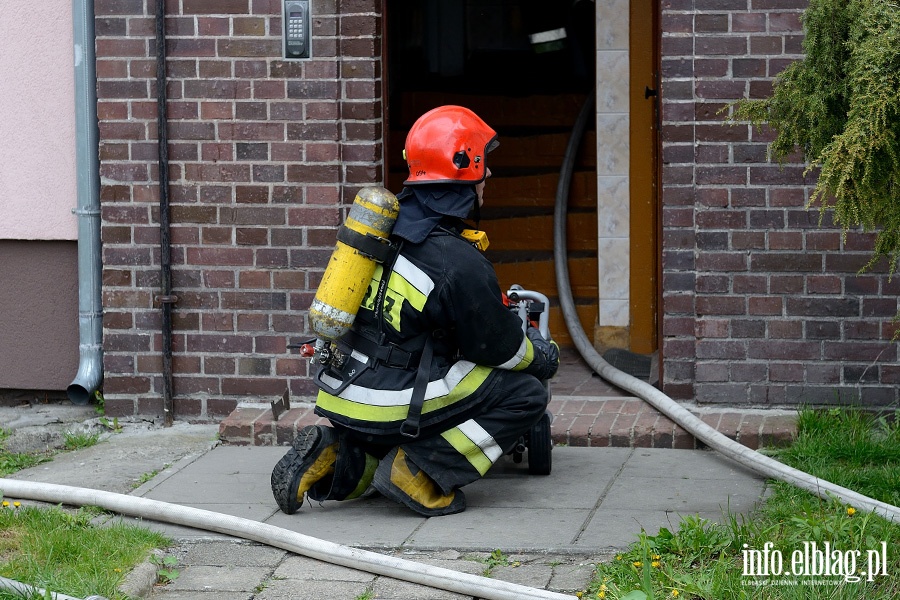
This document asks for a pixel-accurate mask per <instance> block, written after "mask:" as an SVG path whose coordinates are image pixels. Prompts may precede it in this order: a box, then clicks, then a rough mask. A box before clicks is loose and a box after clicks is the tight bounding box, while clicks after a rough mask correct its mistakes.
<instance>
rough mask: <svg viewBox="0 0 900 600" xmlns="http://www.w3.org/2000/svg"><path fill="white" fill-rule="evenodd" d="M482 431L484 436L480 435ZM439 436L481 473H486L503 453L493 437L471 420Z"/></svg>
mask: <svg viewBox="0 0 900 600" xmlns="http://www.w3.org/2000/svg"><path fill="white" fill-rule="evenodd" d="M482 433H483V434H484V436H486V437H484V436H481V434H482ZM473 435H474V436H475V437H474V438H473ZM441 437H442V438H444V439H445V440H447V442H448V443H449V444H450V445H451V446H453V448H454V449H455V450H456V451H457V452H459V453H460V454H462V455H463V456H465V457H466V460H467V461H469V463H470V464H471V465H472V466H473V467H475V470H476V471H478V472H479V473H480V474H481V475H484V474H485V473H487V472H488V469H490V468H491V465H493V464H494V462H495V461H496V460H497V459H498V458H500V456H502V455H503V453H502V451H500V447H499V446H498V445H497V442H496V441H494V438H492V437H491V436H490V434H488V432H487V431H485V430H484V429H483V428H482V427H481V426H480V425H479V424H478V423H476V422H475V421H472V420H469V421H466V422H465V423H463V424H462V425H460V426H459V427H454V428H453V429H449V430H447V431H445V432H444V433H442V434H441Z"/></svg>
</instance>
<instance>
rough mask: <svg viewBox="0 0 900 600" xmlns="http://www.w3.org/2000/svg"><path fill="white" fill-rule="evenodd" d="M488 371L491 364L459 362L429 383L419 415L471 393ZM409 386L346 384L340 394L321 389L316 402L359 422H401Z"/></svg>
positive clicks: (409, 396)
mask: <svg viewBox="0 0 900 600" xmlns="http://www.w3.org/2000/svg"><path fill="white" fill-rule="evenodd" d="M490 373H491V368H490V367H485V366H481V365H476V364H474V363H470V362H468V361H464V360H462V361H459V362H458V363H456V364H455V365H453V366H452V367H451V368H450V370H449V371H448V372H447V374H446V375H445V376H444V377H443V378H442V379H437V380H435V381H431V382H429V383H428V386H427V387H426V389H425V403H424V405H423V406H422V414H423V415H426V414H428V413H430V412H434V411H436V410H439V409H441V408H445V407H447V406H450V405H451V404H453V403H455V402H458V401H460V400H462V399H463V398H466V397H468V396H470V395H471V394H472V393H474V392H475V390H477V389H478V387H479V386H480V385H481V384H482V383H484V381H485V379H487V377H488V375H489V374H490ZM411 398H412V388H407V389H404V390H373V389H369V388H364V387H361V386H358V385H354V384H351V385H348V386H347V388H346V389H345V390H344V391H343V392H342V393H341V396H340V397H339V396H333V395H331V394H329V393H327V392H324V391H320V392H319V396H318V399H317V400H316V404H317V406H318V407H319V408H321V409H322V410H325V411H329V412H333V413H336V414H339V415H344V416H346V417H349V418H351V419H358V420H360V421H369V422H379V423H387V422H391V421H401V420H403V419H405V418H406V415H407V413H408V412H409V402H410V399H411Z"/></svg>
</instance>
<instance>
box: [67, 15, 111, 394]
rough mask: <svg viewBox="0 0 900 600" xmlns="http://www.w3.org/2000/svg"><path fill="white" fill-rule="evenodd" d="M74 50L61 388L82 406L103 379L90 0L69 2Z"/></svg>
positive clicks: (97, 165)
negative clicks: (71, 216)
mask: <svg viewBox="0 0 900 600" xmlns="http://www.w3.org/2000/svg"><path fill="white" fill-rule="evenodd" d="M72 23H73V32H74V49H75V168H76V180H77V208H75V210H74V211H73V212H74V213H75V214H76V215H77V217H78V336H79V346H78V348H79V354H80V361H79V365H78V373H77V374H76V375H75V379H74V380H73V381H72V383H70V384H69V387H68V388H66V393H67V394H68V396H69V400H71V401H72V403H73V404H87V403H88V402H89V401H90V399H91V396H93V394H94V392H95V391H96V390H97V388H98V387H100V384H101V382H102V381H103V346H102V343H103V303H102V297H101V291H102V287H101V286H102V280H101V268H102V261H101V256H100V150H99V138H100V131H99V126H98V124H97V73H96V53H95V50H94V3H93V2H92V1H91V0H73V2H72Z"/></svg>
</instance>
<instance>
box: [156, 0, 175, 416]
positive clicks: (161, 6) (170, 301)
mask: <svg viewBox="0 0 900 600" xmlns="http://www.w3.org/2000/svg"><path fill="white" fill-rule="evenodd" d="M167 80H168V76H167V72H166V3H165V2H162V1H158V2H157V3H156V132H157V133H156V137H157V139H158V141H159V147H158V152H159V265H160V267H159V268H160V287H161V288H162V293H161V294H160V295H159V296H158V297H157V298H156V301H157V302H159V306H160V310H161V311H162V325H161V329H162V375H163V413H164V418H165V424H166V426H169V425H172V422H173V421H174V418H175V401H174V394H173V391H172V307H173V305H174V304H175V302H177V301H178V298H177V296H174V295H173V294H172V243H171V239H170V231H169V230H170V227H169V134H168V116H167V114H166V82H167Z"/></svg>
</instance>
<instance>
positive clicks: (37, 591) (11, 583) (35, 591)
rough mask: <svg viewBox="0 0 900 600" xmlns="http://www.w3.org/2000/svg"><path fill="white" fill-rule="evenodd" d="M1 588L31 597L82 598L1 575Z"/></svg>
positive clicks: (91, 599)
mask: <svg viewBox="0 0 900 600" xmlns="http://www.w3.org/2000/svg"><path fill="white" fill-rule="evenodd" d="M0 590H9V591H11V592H15V593H17V594H21V595H22V597H23V598H31V597H32V596H34V595H37V596H40V597H41V598H50V600H80V599H79V598H75V597H73V596H66V595H65V594H58V593H56V592H48V591H47V590H42V589H41V588H39V587H34V586H33V585H28V584H25V583H22V582H21V581H16V580H14V579H7V578H6V577H0ZM84 600H107V599H106V598H104V597H103V596H88V597H87V598H85V599H84Z"/></svg>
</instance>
